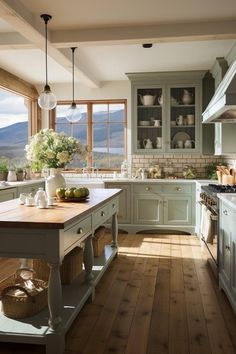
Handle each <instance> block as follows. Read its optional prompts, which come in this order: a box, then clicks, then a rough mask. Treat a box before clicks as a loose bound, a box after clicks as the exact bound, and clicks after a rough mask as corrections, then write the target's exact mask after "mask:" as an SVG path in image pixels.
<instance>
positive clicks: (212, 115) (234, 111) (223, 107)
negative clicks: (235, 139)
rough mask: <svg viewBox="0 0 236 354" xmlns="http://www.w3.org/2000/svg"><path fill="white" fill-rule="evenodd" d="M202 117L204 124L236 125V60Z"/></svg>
mask: <svg viewBox="0 0 236 354" xmlns="http://www.w3.org/2000/svg"><path fill="white" fill-rule="evenodd" d="M202 116H203V123H215V122H224V123H236V60H235V61H234V62H233V63H232V64H231V66H230V67H229V69H228V70H227V72H226V74H225V76H224V78H223V79H222V81H221V83H220V84H219V86H218V87H217V89H216V91H215V93H214V96H213V97H212V99H211V101H210V102H209V104H208V106H207V108H206V109H205V111H204V112H203V114H202Z"/></svg>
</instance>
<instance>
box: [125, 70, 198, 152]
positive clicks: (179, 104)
mask: <svg viewBox="0 0 236 354" xmlns="http://www.w3.org/2000/svg"><path fill="white" fill-rule="evenodd" d="M203 75H204V72H203V71H194V72H173V73H171V72H163V73H134V74H127V76H128V77H129V79H130V80H131V88H132V140H133V141H132V151H133V153H152V154H153V153H159V152H161V153H165V152H167V153H170V152H172V153H173V152H181V153H192V152H198V153H199V152H201V151H200V150H201V144H200V141H201V86H202V77H203Z"/></svg>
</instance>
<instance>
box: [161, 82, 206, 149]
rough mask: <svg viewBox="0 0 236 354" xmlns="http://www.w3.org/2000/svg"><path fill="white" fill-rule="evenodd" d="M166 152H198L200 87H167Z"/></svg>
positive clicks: (177, 85)
mask: <svg viewBox="0 0 236 354" xmlns="http://www.w3.org/2000/svg"><path fill="white" fill-rule="evenodd" d="M167 105H168V112H167V124H168V127H167V132H168V135H167V136H166V148H167V151H168V152H181V153H191V152H199V151H200V126H201V121H200V120H201V111H200V105H201V102H200V86H199V85H196V84H195V85H191V84H187V85H186V84H174V85H167Z"/></svg>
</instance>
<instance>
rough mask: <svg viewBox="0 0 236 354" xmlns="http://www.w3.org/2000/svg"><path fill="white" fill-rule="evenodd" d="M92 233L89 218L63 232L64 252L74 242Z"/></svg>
mask: <svg viewBox="0 0 236 354" xmlns="http://www.w3.org/2000/svg"><path fill="white" fill-rule="evenodd" d="M91 232H92V220H91V216H89V217H88V218H86V219H84V220H82V221H80V222H78V223H77V224H76V225H74V226H72V227H71V228H70V229H67V230H65V232H64V235H63V236H64V250H66V249H67V248H69V247H70V246H72V245H73V244H74V243H75V242H78V241H79V240H80V239H81V240H82V239H83V237H84V236H85V235H87V234H89V233H91Z"/></svg>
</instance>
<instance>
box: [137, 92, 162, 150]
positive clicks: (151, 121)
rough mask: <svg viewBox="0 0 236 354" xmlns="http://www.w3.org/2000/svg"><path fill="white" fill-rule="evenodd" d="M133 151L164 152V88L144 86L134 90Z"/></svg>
mask: <svg viewBox="0 0 236 354" xmlns="http://www.w3.org/2000/svg"><path fill="white" fill-rule="evenodd" d="M134 100H135V102H134V107H135V117H136V119H135V128H134V135H133V144H134V148H135V150H145V151H146V152H147V151H153V150H158V151H159V152H163V151H164V138H163V137H164V136H165V128H166V127H165V124H163V117H164V115H165V107H164V106H163V104H162V102H164V100H165V97H164V86H161V85H144V86H142V87H137V88H136V89H135V98H134Z"/></svg>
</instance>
